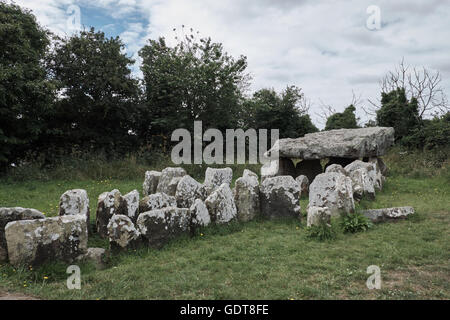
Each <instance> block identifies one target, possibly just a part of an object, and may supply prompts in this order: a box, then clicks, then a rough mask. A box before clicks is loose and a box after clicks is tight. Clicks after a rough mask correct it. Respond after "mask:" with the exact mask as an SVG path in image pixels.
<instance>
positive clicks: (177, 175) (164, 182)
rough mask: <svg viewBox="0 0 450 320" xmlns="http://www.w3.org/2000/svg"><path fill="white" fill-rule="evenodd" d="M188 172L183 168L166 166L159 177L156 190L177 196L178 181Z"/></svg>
mask: <svg viewBox="0 0 450 320" xmlns="http://www.w3.org/2000/svg"><path fill="white" fill-rule="evenodd" d="M186 174H187V173H186V170H184V169H183V168H165V169H164V170H163V171H161V177H160V178H159V182H158V187H157V188H156V192H159V193H165V194H167V195H169V196H175V192H176V191H177V185H178V182H179V181H180V180H181V178H182V177H184V176H185V175H186Z"/></svg>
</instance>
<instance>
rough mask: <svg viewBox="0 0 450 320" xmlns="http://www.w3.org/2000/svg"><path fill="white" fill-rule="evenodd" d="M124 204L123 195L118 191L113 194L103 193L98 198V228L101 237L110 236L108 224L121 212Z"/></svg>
mask: <svg viewBox="0 0 450 320" xmlns="http://www.w3.org/2000/svg"><path fill="white" fill-rule="evenodd" d="M121 203H122V195H121V194H120V191H119V190H117V189H114V190H112V191H111V192H103V193H102V194H101V195H99V196H98V201H97V215H96V226H97V233H98V234H99V236H100V237H102V238H106V237H107V236H108V228H107V227H108V223H109V220H110V219H111V217H112V216H113V215H114V214H116V213H118V212H119V208H120V205H121Z"/></svg>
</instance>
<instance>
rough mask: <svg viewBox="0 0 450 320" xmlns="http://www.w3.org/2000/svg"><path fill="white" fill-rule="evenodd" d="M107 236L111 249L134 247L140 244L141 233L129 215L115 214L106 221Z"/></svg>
mask: <svg viewBox="0 0 450 320" xmlns="http://www.w3.org/2000/svg"><path fill="white" fill-rule="evenodd" d="M108 238H109V243H110V245H111V248H112V249H120V250H122V249H134V248H136V247H137V246H138V245H139V244H140V240H141V234H140V232H139V231H138V230H137V229H136V228H135V226H134V224H133V222H132V221H131V219H130V218H129V217H127V216H125V215H121V214H115V215H114V216H112V218H111V220H109V223H108Z"/></svg>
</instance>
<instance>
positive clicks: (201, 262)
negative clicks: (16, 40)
mask: <svg viewBox="0 0 450 320" xmlns="http://www.w3.org/2000/svg"><path fill="white" fill-rule="evenodd" d="M393 157H395V155H391V156H389V157H387V160H388V161H387V162H388V165H389V166H391V167H393V168H394V169H393V170H392V171H391V173H392V174H391V176H389V177H388V179H387V181H386V183H385V186H384V189H383V191H382V192H379V193H378V194H377V197H376V201H363V202H362V203H361V204H359V205H358V209H363V208H382V207H392V206H405V205H410V206H413V207H414V208H415V209H416V215H415V216H413V217H411V218H409V219H407V220H404V221H399V222H395V223H384V224H378V225H375V226H374V227H373V228H371V229H370V230H369V231H367V232H359V233H355V234H344V233H343V232H342V231H341V232H338V233H337V238H336V239H334V240H330V241H316V240H312V239H309V238H308V236H307V235H308V233H307V230H306V228H305V223H306V219H305V218H304V217H303V218H302V221H301V222H299V221H298V220H295V219H292V220H280V221H265V220H256V221H252V222H248V223H242V224H232V225H229V226H221V227H217V226H214V227H208V228H205V229H204V230H201V232H199V233H198V234H197V235H196V236H194V237H193V238H187V237H186V238H181V239H177V240H175V241H173V242H171V243H170V244H168V245H167V246H165V247H164V248H163V249H162V250H153V249H147V248H144V249H141V250H137V251H130V252H127V253H122V254H119V255H116V256H114V257H113V258H112V260H111V261H110V263H109V265H108V267H107V268H106V269H104V270H96V269H95V268H94V267H93V266H91V265H88V264H84V265H81V266H80V267H81V270H82V289H81V290H68V289H67V287H66V279H67V276H68V275H66V274H65V270H66V268H67V265H65V264H62V263H51V264H47V265H45V266H42V267H39V268H36V269H33V270H29V268H19V269H14V268H13V267H11V266H9V265H3V266H0V288H1V289H0V291H1V290H3V291H12V292H20V293H23V294H28V295H33V296H37V297H40V298H46V299H449V298H450V262H449V261H450V180H449V179H448V177H449V175H448V171H449V170H448V166H447V167H446V168H444V169H440V171H439V172H440V175H433V174H431V173H430V174H428V173H426V174H417V172H416V173H413V174H411V175H408V174H407V173H404V174H400V173H399V171H398V170H397V169H396V168H395V166H396V165H398V164H393V163H392V164H391V163H390V162H389V159H391V158H393ZM396 161H398V160H396ZM416 169H417V168H416ZM416 171H417V170H416ZM71 188H84V189H86V190H87V191H88V193H89V197H90V199H91V210H92V212H95V206H96V198H97V196H98V195H99V194H100V193H101V192H104V191H107V190H111V189H114V188H117V189H119V190H120V191H121V192H122V193H125V192H128V191H131V190H133V189H138V190H141V189H142V178H138V177H136V178H135V179H129V180H120V179H111V180H106V181H105V180H102V181H94V180H84V181H71V182H69V181H66V180H60V181H55V180H53V181H34V182H29V181H22V182H11V181H8V182H7V183H1V184H0V205H1V206H23V207H32V208H36V209H38V210H41V211H43V212H45V213H46V214H47V215H54V214H56V212H57V205H58V201H59V196H60V195H61V194H62V193H63V192H64V191H66V190H67V189H71ZM307 202H308V200H307V199H305V198H303V199H302V200H301V206H302V212H303V214H304V213H305V208H306V205H307ZM90 245H91V246H93V245H95V246H105V247H106V246H107V243H106V242H105V241H103V240H99V239H96V238H95V237H93V238H91V239H90ZM370 265H378V266H379V267H380V268H381V277H382V289H381V290H369V289H367V287H366V280H367V278H368V277H369V275H368V274H366V269H367V267H368V266H370ZM44 277H48V279H44Z"/></svg>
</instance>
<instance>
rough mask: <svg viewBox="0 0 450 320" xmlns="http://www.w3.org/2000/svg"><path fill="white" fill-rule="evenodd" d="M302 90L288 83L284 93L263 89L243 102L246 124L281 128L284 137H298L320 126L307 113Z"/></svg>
mask: <svg viewBox="0 0 450 320" xmlns="http://www.w3.org/2000/svg"><path fill="white" fill-rule="evenodd" d="M304 102H305V100H304V96H303V93H302V92H301V89H300V88H298V87H296V86H288V87H287V88H286V89H285V90H284V91H283V92H281V94H278V93H277V92H276V91H275V90H273V89H261V90H259V91H257V92H255V93H254V94H253V97H252V98H251V99H249V100H247V101H246V102H245V103H244V108H243V113H244V116H243V119H245V120H244V122H245V127H247V128H255V129H279V130H280V137H281V138H298V137H301V136H303V135H305V134H306V133H310V132H316V131H318V129H317V128H316V127H315V126H314V124H313V123H312V122H311V118H310V117H309V115H308V114H307V111H308V108H307V107H305V104H304Z"/></svg>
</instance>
